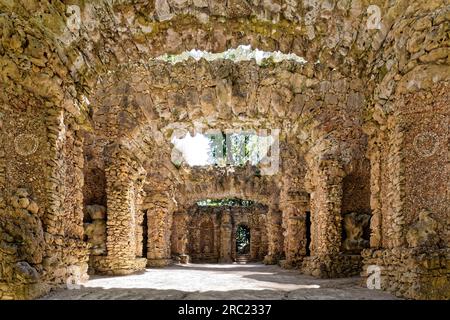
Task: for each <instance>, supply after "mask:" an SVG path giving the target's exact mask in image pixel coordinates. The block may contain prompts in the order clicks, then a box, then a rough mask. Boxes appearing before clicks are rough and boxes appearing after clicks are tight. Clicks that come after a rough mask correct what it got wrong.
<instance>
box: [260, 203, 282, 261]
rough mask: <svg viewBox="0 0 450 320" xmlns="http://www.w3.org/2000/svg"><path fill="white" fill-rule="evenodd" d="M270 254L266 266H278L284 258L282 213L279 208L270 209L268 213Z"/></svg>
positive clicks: (265, 258) (266, 258)
mask: <svg viewBox="0 0 450 320" xmlns="http://www.w3.org/2000/svg"><path fill="white" fill-rule="evenodd" d="M266 227H267V238H268V253H267V255H266V256H265V257H264V263H265V264H276V263H278V261H279V260H280V259H282V257H283V228H282V213H281V211H280V209H279V208H278V207H270V208H269V211H268V213H267V222H266Z"/></svg>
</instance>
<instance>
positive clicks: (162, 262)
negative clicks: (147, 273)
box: [147, 258, 173, 268]
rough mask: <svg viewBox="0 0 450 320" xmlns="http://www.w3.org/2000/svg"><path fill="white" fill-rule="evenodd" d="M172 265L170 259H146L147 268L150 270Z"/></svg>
mask: <svg viewBox="0 0 450 320" xmlns="http://www.w3.org/2000/svg"><path fill="white" fill-rule="evenodd" d="M171 264H173V260H172V259H168V258H162V259H147V267H150V268H162V267H167V266H169V265H171Z"/></svg>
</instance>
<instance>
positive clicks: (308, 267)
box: [300, 253, 362, 278]
mask: <svg viewBox="0 0 450 320" xmlns="http://www.w3.org/2000/svg"><path fill="white" fill-rule="evenodd" d="M300 270H301V271H302V273H304V274H309V275H312V276H313V277H317V278H344V277H352V276H355V275H359V274H360V273H361V270H362V257H361V255H349V254H342V253H340V254H335V255H323V256H310V257H305V258H304V259H303V262H302V264H301V267H300Z"/></svg>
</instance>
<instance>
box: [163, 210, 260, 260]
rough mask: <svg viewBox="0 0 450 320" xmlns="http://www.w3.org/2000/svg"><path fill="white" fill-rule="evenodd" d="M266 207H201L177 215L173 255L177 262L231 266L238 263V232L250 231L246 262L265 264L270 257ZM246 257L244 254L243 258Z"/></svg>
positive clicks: (173, 236) (172, 245) (173, 231)
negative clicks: (228, 264) (224, 263)
mask: <svg viewBox="0 0 450 320" xmlns="http://www.w3.org/2000/svg"><path fill="white" fill-rule="evenodd" d="M266 215H267V207H265V206H262V205H253V206H251V207H199V206H198V205H194V206H193V207H191V208H190V209H189V210H187V211H184V212H177V213H175V215H174V219H173V228H172V236H171V248H172V249H171V252H172V256H173V258H174V259H175V260H179V261H180V262H182V263H186V262H187V261H192V262H212V263H214V262H232V261H237V260H238V259H239V253H238V252H237V250H236V231H237V228H238V227H239V226H241V225H244V226H247V227H248V228H249V229H250V248H249V251H248V253H246V255H248V259H246V261H262V260H263V259H264V257H265V256H266V255H267V227H266V223H265V221H266ZM243 255H244V254H243Z"/></svg>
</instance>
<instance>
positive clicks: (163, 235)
mask: <svg viewBox="0 0 450 320" xmlns="http://www.w3.org/2000/svg"><path fill="white" fill-rule="evenodd" d="M146 202H147V204H146V207H147V208H148V210H147V218H148V244H147V248H148V251H147V266H148V267H164V266H167V265H170V264H171V263H172V259H171V253H170V247H171V245H170V236H171V231H172V219H173V207H174V203H173V200H172V198H171V197H170V194H169V192H164V191H155V192H154V193H153V194H150V195H148V197H147V200H146Z"/></svg>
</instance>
